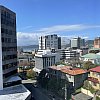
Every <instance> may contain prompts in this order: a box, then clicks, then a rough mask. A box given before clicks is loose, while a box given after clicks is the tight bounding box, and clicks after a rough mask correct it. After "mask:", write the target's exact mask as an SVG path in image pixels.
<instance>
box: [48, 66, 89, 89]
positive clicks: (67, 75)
mask: <svg viewBox="0 0 100 100" xmlns="http://www.w3.org/2000/svg"><path fill="white" fill-rule="evenodd" d="M49 70H50V74H52V75H53V76H56V75H57V76H58V77H60V78H61V79H66V81H67V82H68V83H70V85H72V87H73V88H74V90H76V89H78V88H80V87H81V86H82V85H83V83H84V80H86V79H87V77H88V73H87V71H86V70H83V69H80V68H72V67H71V66H60V67H59V66H51V67H50V68H49Z"/></svg>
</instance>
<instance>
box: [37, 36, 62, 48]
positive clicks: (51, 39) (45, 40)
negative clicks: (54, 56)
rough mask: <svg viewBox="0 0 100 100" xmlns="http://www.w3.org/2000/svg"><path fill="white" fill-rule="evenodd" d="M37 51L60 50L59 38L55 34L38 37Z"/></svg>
mask: <svg viewBox="0 0 100 100" xmlns="http://www.w3.org/2000/svg"><path fill="white" fill-rule="evenodd" d="M39 49H41V50H42V49H43V50H45V49H56V50H57V49H61V38H60V37H58V36H57V35H56V34H53V35H46V36H40V37H39Z"/></svg>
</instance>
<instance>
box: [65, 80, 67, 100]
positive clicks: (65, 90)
mask: <svg viewBox="0 0 100 100" xmlns="http://www.w3.org/2000/svg"><path fill="white" fill-rule="evenodd" d="M65 100H67V89H66V81H65Z"/></svg>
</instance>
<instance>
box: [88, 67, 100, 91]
mask: <svg viewBox="0 0 100 100" xmlns="http://www.w3.org/2000/svg"><path fill="white" fill-rule="evenodd" d="M88 81H89V83H90V84H91V86H92V87H93V88H94V89H96V90H100V66H98V67H95V68H92V69H90V74H89V77H88Z"/></svg>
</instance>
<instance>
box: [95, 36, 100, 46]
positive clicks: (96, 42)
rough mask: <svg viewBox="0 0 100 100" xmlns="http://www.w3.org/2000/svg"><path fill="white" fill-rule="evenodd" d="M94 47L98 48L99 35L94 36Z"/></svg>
mask: <svg viewBox="0 0 100 100" xmlns="http://www.w3.org/2000/svg"><path fill="white" fill-rule="evenodd" d="M94 48H100V37H97V38H95V40H94Z"/></svg>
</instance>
